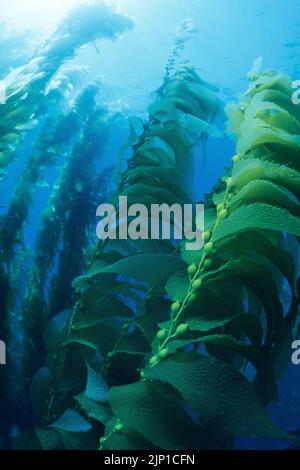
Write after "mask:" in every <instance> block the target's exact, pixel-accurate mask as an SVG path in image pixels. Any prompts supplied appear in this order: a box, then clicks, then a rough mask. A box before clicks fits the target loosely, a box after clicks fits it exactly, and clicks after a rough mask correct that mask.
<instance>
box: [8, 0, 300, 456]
mask: <svg viewBox="0 0 300 470" xmlns="http://www.w3.org/2000/svg"><path fill="white" fill-rule="evenodd" d="M78 19H79V20H80V23H78ZM131 26H132V23H131V21H130V20H128V19H126V18H123V17H122V16H120V15H119V14H115V13H114V12H113V11H112V10H110V9H109V8H108V7H106V6H99V5H96V4H95V3H90V4H88V6H86V7H80V8H79V9H77V10H75V11H74V12H72V13H71V14H70V15H69V17H68V18H67V19H66V20H65V21H64V22H63V23H62V24H61V25H60V26H59V27H58V30H57V31H56V32H55V33H54V34H53V36H52V37H51V39H50V40H49V41H47V42H46V44H45V46H44V47H43V48H42V49H41V51H39V52H38V54H37V56H36V57H37V58H36V59H34V60H33V62H31V64H29V65H27V66H24V68H23V69H21V70H19V71H18V73H17V74H14V75H11V76H10V79H9V80H10V81H11V82H12V84H11V85H9V87H8V89H7V94H6V100H5V101H6V102H5V103H4V104H2V105H1V106H0V115H1V116H3V124H2V122H1V127H0V132H1V135H2V140H1V145H2V150H1V152H2V153H1V154H0V159H1V160H0V162H1V167H2V170H3V174H5V173H4V172H5V171H6V168H7V167H8V165H9V164H10V163H11V161H12V160H13V157H14V149H20V148H22V141H23V138H24V135H28V133H30V132H32V133H33V134H32V135H34V139H33V144H32V149H31V150H30V152H29V155H28V157H27V160H26V162H25V167H24V169H23V172H22V173H21V175H20V178H19V180H18V181H17V184H16V188H15V192H14V194H13V196H12V199H11V202H10V206H9V208H8V211H7V213H6V214H5V215H4V216H3V217H2V219H1V226H0V241H1V271H0V279H1V284H0V286H1V287H0V289H1V290H0V294H1V328H0V336H1V338H2V337H3V338H8V339H9V344H10V347H11V348H13V347H15V346H16V344H17V345H18V347H19V349H20V360H19V361H18V364H13V367H10V366H6V368H5V369H4V368H3V369H1V371H0V372H1V381H2V383H3V384H4V387H3V388H2V389H1V393H0V395H1V396H0V400H1V401H0V409H1V415H2V416H3V420H2V422H1V436H2V441H3V445H2V446H3V447H6V448H7V447H10V446H12V447H13V448H16V449H20V448H21V449H24V448H25V449H32V448H33V449H97V448H99V447H100V449H110V450H114V449H191V448H194V449H224V448H234V437H235V436H236V435H245V436H256V437H266V438H270V437H271V438H279V439H283V440H287V441H288V440H293V437H292V436H289V435H288V434H286V433H285V432H283V431H282V430H280V429H279V428H278V427H277V426H276V425H275V424H273V423H272V421H271V419H270V417H269V416H268V414H267V413H266V412H265V409H264V408H265V406H266V405H267V404H268V403H270V402H276V400H277V380H278V378H279V377H281V376H282V375H283V374H284V372H285V370H286V367H287V364H288V361H289V359H290V354H289V348H290V343H291V338H292V333H293V331H294V329H295V327H297V326H298V324H297V322H298V306H299V298H298V295H299V294H298V288H299V268H298V266H297V259H298V246H297V242H298V238H297V237H299V235H300V219H299V202H298V201H299V196H300V194H299V188H300V184H299V182H300V176H299V171H300V163H299V161H300V160H299V153H300V150H299V146H300V143H299V135H300V133H299V129H300V111H299V109H298V108H297V107H295V106H293V105H292V100H291V97H292V87H291V81H290V80H289V78H288V77H286V76H284V75H281V74H280V73H277V72H274V71H265V72H262V71H261V70H260V68H259V67H256V69H255V71H253V73H251V74H249V79H250V87H249V90H248V91H247V93H246V94H245V96H244V97H243V98H242V100H241V102H240V103H239V104H238V105H230V106H228V107H227V110H226V111H227V115H228V119H229V122H228V132H229V133H230V134H233V135H234V137H235V138H236V140H237V154H236V155H235V156H234V157H233V159H232V166H231V167H230V168H227V169H226V174H225V176H224V177H222V178H220V179H219V181H218V182H217V184H216V186H215V188H214V190H213V191H212V192H211V194H209V195H207V197H206V220H205V233H204V242H205V244H204V247H203V249H202V250H200V251H195V252H192V251H186V250H185V244H184V243H182V244H180V245H178V242H175V241H174V240H161V241H155V240H135V241H134V240H106V241H103V242H100V243H98V244H97V246H95V247H94V248H93V249H92V250H91V243H92V239H93V237H92V236H91V229H92V226H93V219H94V215H95V209H96V204H97V201H98V202H100V200H101V199H103V200H104V201H106V202H108V200H107V199H106V198H108V197H109V199H110V200H111V202H112V203H114V204H116V203H117V201H118V199H119V196H127V198H128V203H129V204H134V203H143V204H145V205H146V207H148V208H149V207H150V206H151V204H162V203H167V204H169V205H172V204H173V203H180V204H185V203H191V202H196V201H195V196H194V193H193V182H194V172H195V166H194V164H195V158H199V157H198V150H197V144H198V143H199V142H202V143H203V144H204V143H205V141H206V140H207V139H208V138H209V137H210V136H213V137H216V136H218V135H219V132H218V129H217V119H218V118H222V117H223V116H224V114H223V106H222V103H221V102H220V100H219V98H218V90H217V89H216V88H214V87H213V86H211V85H210V84H208V83H206V82H205V81H204V80H202V79H201V78H200V77H199V75H198V74H197V72H196V70H195V69H194V68H193V67H192V66H191V65H190V64H188V63H186V62H185V63H183V64H179V63H177V61H178V59H179V52H180V51H182V50H183V48H184V44H185V41H187V40H188V39H189V37H190V35H191V34H193V33H194V32H195V28H194V25H193V23H192V21H191V20H188V21H186V22H185V23H184V24H183V26H182V28H181V29H180V30H179V31H178V33H177V36H176V38H175V41H174V49H173V51H172V54H171V56H170V58H169V61H168V63H167V67H166V75H165V77H164V79H163V84H162V86H161V87H160V89H159V90H158V91H157V93H156V99H155V101H154V102H153V103H152V104H151V105H150V107H149V110H148V114H149V116H148V119H147V121H145V122H144V121H143V120H142V119H139V118H136V117H132V118H131V119H130V136H129V139H128V142H127V144H125V145H124V146H123V147H122V148H121V150H120V156H121V158H120V160H119V162H118V163H117V165H116V168H115V181H116V186H115V190H114V194H113V195H111V190H110V189H111V188H108V187H106V184H104V183H103V182H104V181H105V178H106V181H107V178H108V175H110V171H111V170H110V169H108V170H105V171H106V172H105V173H100V175H99V169H98V164H99V160H101V158H102V154H103V149H104V144H105V141H106V138H107V131H108V129H109V127H110V125H111V124H112V123H113V122H114V121H115V119H116V116H115V115H114V113H111V111H110V109H109V105H104V103H102V102H101V96H100V92H101V83H89V81H88V79H87V78H85V77H83V76H82V75H81V73H79V71H78V70H77V69H72V67H69V66H64V67H63V68H61V65H62V64H64V63H65V61H66V60H70V59H71V58H72V57H73V56H74V53H75V51H76V50H77V49H78V47H81V46H82V45H84V44H87V43H89V42H91V41H93V40H94V39H96V38H98V37H107V38H111V39H114V38H115V37H117V36H118V34H119V33H121V32H122V31H124V30H126V29H129V28H130V27H131ZM260 65H261V64H260ZM5 83H8V82H5ZM13 90H15V92H16V94H14V91H13ZM45 90H46V92H45ZM66 90H68V91H67V92H66ZM14 129H15V130H16V131H14ZM59 160H60V161H62V167H61V169H60V172H59V174H57V179H56V182H55V185H54V188H53V191H52V193H51V194H50V196H49V201H48V205H47V207H46V209H45V211H44V212H43V214H42V217H41V221H40V226H39V228H38V231H37V236H36V243H35V250H34V256H32V257H31V259H30V262H29V265H30V266H29V269H30V275H29V277H28V278H27V279H26V276H25V281H24V282H25V286H26V292H23V294H22V298H21V299H20V298H18V294H17V293H16V292H14V290H15V287H14V286H15V285H16V280H17V279H18V278H19V277H18V276H19V273H18V271H19V269H21V268H17V266H21V265H22V262H23V259H24V256H26V254H25V253H26V252H25V249H24V247H23V246H22V237H23V232H24V228H26V226H27V222H28V215H29V211H30V207H31V205H32V202H33V201H34V189H35V186H36V185H37V184H38V182H39V181H40V178H41V176H42V173H43V169H44V168H45V167H51V166H55V165H58V161H59ZM99 179H100V181H102V186H101V188H98V187H97V184H98V182H99ZM100 190H101V194H100V193H99V191H100ZM195 223H197V221H195ZM88 253H89V254H88ZM21 274H22V273H20V276H21ZM12 287H14V288H12ZM23 297H24V298H23ZM286 299H288V301H287V300H286ZM16 305H17V307H18V309H17V310H18V311H19V312H20V315H19V316H18V317H17V319H16V318H14V320H12V312H13V311H14V309H15V307H16ZM12 326H13V328H14V329H12ZM288 445H289V444H287V446H288Z"/></svg>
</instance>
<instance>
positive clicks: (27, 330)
mask: <svg viewBox="0 0 300 470" xmlns="http://www.w3.org/2000/svg"><path fill="white" fill-rule="evenodd" d="M98 90H99V88H98V85H95V84H92V85H90V86H87V87H85V88H84V89H83V91H81V93H80V94H79V96H78V98H77V100H76V102H75V106H74V110H73V113H74V116H73V118H74V119H75V120H76V121H77V124H76V125H75V128H76V129H78V131H79V132H78V135H77V139H76V140H75V142H74V143H73V146H72V147H71V149H70V150H69V155H68V156H67V158H66V163H65V165H64V167H63V168H62V171H61V175H60V176H59V177H58V180H57V182H56V184H55V188H54V190H53V194H52V196H51V197H50V201H49V207H48V208H47V209H46V210H45V211H44V213H43V215H42V223H41V225H40V228H39V231H38V234H37V243H36V248H35V259H34V265H33V268H32V272H31V279H30V282H29V285H28V291H27V295H26V297H25V299H24V303H23V310H22V319H23V328H24V353H23V362H22V373H21V376H20V378H19V381H18V383H19V386H20V387H21V388H22V387H24V386H25V397H26V399H27V401H26V404H27V406H26V407H27V413H28V412H29V411H30V407H29V406H28V405H29V402H28V400H29V390H28V387H27V386H26V383H28V378H29V377H33V375H34V374H35V372H36V371H37V370H38V368H39V367H40V366H41V365H42V364H43V363H44V360H45V354H44V345H43V330H44V327H45V323H46V322H47V321H49V319H51V317H52V316H53V315H55V314H57V312H59V311H61V310H67V309H69V308H71V307H72V306H73V304H74V298H73V295H72V294H73V292H72V288H71V284H72V280H73V279H74V277H75V276H76V275H77V276H78V275H80V274H82V273H83V272H84V270H85V269H86V255H85V249H86V248H87V246H88V243H89V234H90V228H91V225H92V222H93V221H94V214H95V210H96V205H97V202H96V200H97V199H98V198H99V197H100V195H99V193H98V191H97V188H96V182H97V180H98V178H97V176H98V174H97V171H96V166H97V163H99V161H100V160H101V155H102V151H103V147H104V144H105V140H106V130H107V127H108V125H109V122H111V121H112V120H113V118H114V116H111V115H110V114H109V110H108V109H106V108H103V107H101V106H99V105H98ZM101 197H105V196H104V194H101ZM79 215H80V216H79ZM47 344H48V343H47ZM36 351H39V355H38V357H37V356H36ZM53 360H55V358H53ZM22 379H23V383H22ZM23 400H24V397H23ZM21 403H23V406H24V401H22V400H21ZM26 407H25V408H26ZM31 414H32V413H31ZM20 415H22V413H21V412H20Z"/></svg>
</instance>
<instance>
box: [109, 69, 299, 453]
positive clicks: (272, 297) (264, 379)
mask: <svg viewBox="0 0 300 470" xmlns="http://www.w3.org/2000/svg"><path fill="white" fill-rule="evenodd" d="M248 96H249V98H248V100H247V101H246V102H245V103H243V104H242V105H241V108H236V109H235V112H234V115H233V116H234V119H232V120H231V124H234V125H235V126H236V127H235V128H236V129H240V134H239V139H238V154H237V155H236V156H235V157H233V163H234V167H233V170H232V171H231V170H228V174H227V176H226V177H225V178H223V179H222V181H221V182H220V184H219V185H218V191H217V192H216V193H215V194H212V197H211V202H210V201H208V206H209V205H210V206H211V210H210V211H208V212H207V218H206V231H205V234H204V239H205V245H204V248H203V250H202V251H201V252H199V253H197V254H195V253H194V254H193V253H192V252H185V251H183V252H182V256H183V258H184V260H185V261H186V262H187V263H188V268H187V270H185V271H182V272H179V273H177V274H175V275H173V276H172V277H171V278H170V279H169V281H168V283H167V285H166V290H167V292H168V294H169V297H170V298H171V299H172V301H173V303H172V306H171V315H170V316H171V319H170V320H169V321H167V322H164V323H162V324H160V329H158V330H157V333H156V339H155V340H154V341H153V344H152V353H151V354H150V355H146V356H145V358H146V362H145V364H144V365H145V368H144V369H143V370H142V371H141V381H140V382H136V383H133V384H129V385H125V386H121V387H113V388H111V390H110V394H109V403H110V406H111V408H112V411H113V413H114V415H115V417H114V418H113V419H112V420H111V421H110V422H109V423H108V424H107V427H106V434H105V436H104V437H103V438H102V439H101V448H102V449H110V450H113V449H118V448H132V447H134V448H141V447H144V446H147V445H148V446H149V447H147V448H151V447H152V446H154V447H155V448H165V449H170V448H171V449H178V448H183V449H184V448H186V446H187V447H188V448H191V447H193V448H198V449H199V448H206V449H207V448H211V447H213V448H215V447H222V446H224V445H225V442H224V437H226V433H229V436H230V435H233V436H234V435H248V436H257V437H273V438H281V439H289V438H290V437H289V436H288V435H287V434H285V433H284V432H283V431H281V430H280V429H278V428H277V427H276V426H275V425H274V424H273V423H272V422H271V420H270V418H269V417H268V415H267V414H266V413H265V411H264V410H263V407H262V404H261V402H262V403H263V404H266V403H268V402H269V401H270V400H275V399H276V376H277V372H278V371H277V367H278V362H280V366H281V368H282V356H283V357H286V356H287V350H286V346H287V344H288V342H289V338H290V337H291V333H292V329H293V327H294V325H295V321H296V317H297V314H298V305H299V300H298V289H297V286H298V285H299V279H298V276H299V273H298V270H297V269H296V266H295V262H294V259H293V256H292V254H291V252H292V249H290V248H289V245H288V244H287V243H286V242H284V243H283V233H286V232H288V233H290V234H293V235H297V236H299V223H300V222H299V205H298V203H297V201H298V191H299V185H298V184H295V181H298V178H299V174H298V173H297V166H298V165H297V163H298V162H297V158H299V147H298V139H299V137H298V136H299V125H298V119H297V118H296V116H295V114H297V113H298V111H297V110H295V109H293V108H292V107H291V87H290V82H289V80H288V79H287V78H286V77H282V76H280V75H277V74H275V73H273V72H267V73H265V74H261V75H260V76H259V77H258V78H257V79H256V80H255V81H254V83H253V84H252V86H251V87H250V90H249V92H248ZM266 97H268V100H267V101H266V100H265V99H264V98H266ZM270 97H272V99H273V102H271V101H269V100H270V99H271V98H270ZM276 98H277V100H276ZM270 109H271V110H272V111H273V112H271V113H270V112H269V110H270ZM290 111H291V112H290ZM253 112H254V116H253ZM237 117H238V118H239V120H237ZM253 117H254V120H255V121H254V122H253ZM295 118H296V119H295ZM249 120H250V122H249ZM237 121H238V125H237ZM249 126H250V127H251V129H252V133H250V132H249ZM286 147H288V148H289V149H290V148H291V147H292V149H293V151H292V157H293V158H290V161H287V155H288V154H289V152H287V149H286ZM283 165H284V166H283ZM278 170H283V171H278ZM284 174H285V175H287V174H288V175H289V176H288V177H284V176H283V175H284ZM292 174H293V177H292V178H291V175H292ZM246 175H247V179H245V176H246ZM241 176H243V178H242V177H241ZM279 178H280V179H279ZM292 196H294V197H292ZM283 280H285V281H286V282H287V283H288V285H289V293H290V302H289V304H288V305H283V304H282V299H281V296H280V289H281V288H282V286H283ZM137 321H138V320H137ZM153 336H154V335H153V332H152V337H153ZM191 345H193V349H191ZM203 345H205V346H206V351H207V353H208V355H207V354H206V355H203V353H202V354H200V351H202V352H203V349H202V348H203ZM199 347H201V349H200V350H199V349H198V348H199ZM183 348H184V349H185V350H183ZM187 348H188V349H187ZM196 351H197V353H196ZM279 359H280V361H279ZM250 363H252V365H253V366H254V368H255V369H256V375H254V377H252V383H251V381H250V380H249V371H250V370H251V369H249V366H248V364H250ZM191 409H192V410H193V414H194V418H195V417H196V416H199V417H200V418H201V419H203V421H204V423H206V425H208V426H213V434H214V435H212V434H210V433H208V432H207V429H205V426H204V427H203V425H201V426H196V424H195V421H193V422H192V423H188V422H187V418H188V415H186V414H185V411H187V410H190V411H191ZM137 410H138V411H137ZM210 429H212V428H211V427H210ZM186 435H188V436H189V442H188V443H187V442H185V436H186ZM191 436H192V438H191ZM193 437H194V438H195V441H193ZM228 442H229V440H227V444H226V445H228Z"/></svg>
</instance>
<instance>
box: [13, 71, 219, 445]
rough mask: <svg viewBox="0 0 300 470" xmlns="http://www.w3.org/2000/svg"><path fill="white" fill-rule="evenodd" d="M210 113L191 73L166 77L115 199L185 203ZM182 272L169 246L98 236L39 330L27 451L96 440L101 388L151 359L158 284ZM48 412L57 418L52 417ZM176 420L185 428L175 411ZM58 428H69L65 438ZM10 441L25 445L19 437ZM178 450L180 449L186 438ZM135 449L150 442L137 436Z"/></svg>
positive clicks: (207, 94)
mask: <svg viewBox="0 0 300 470" xmlns="http://www.w3.org/2000/svg"><path fill="white" fill-rule="evenodd" d="M219 110H221V104H220V101H219V100H218V99H217V97H216V96H215V95H214V94H213V92H212V90H211V89H210V86H209V85H208V84H206V83H205V82H203V81H202V80H201V79H200V78H199V77H198V76H197V74H196V73H195V72H194V70H193V69H192V68H189V67H183V68H182V69H181V70H180V71H178V72H177V73H176V74H175V75H174V76H173V77H172V78H171V79H168V80H166V81H165V83H164V86H163V87H162V88H161V89H160V93H159V95H158V98H157V100H156V102H155V103H154V104H153V105H152V106H150V108H149V121H148V123H145V124H143V123H142V122H141V121H139V120H131V125H132V126H133V124H134V125H135V127H132V135H131V138H130V139H129V143H128V145H129V146H132V150H133V155H132V157H131V158H130V159H129V160H128V163H127V169H126V170H125V171H124V172H123V174H122V177H121V180H120V184H119V193H118V195H126V196H127V197H128V198H129V201H130V202H131V203H133V202H144V203H145V204H146V205H147V206H149V205H150V204H151V203H153V202H157V203H162V202H166V198H167V201H168V202H169V203H170V204H171V203H173V202H178V201H179V202H181V203H184V202H190V201H191V196H192V195H191V192H190V189H189V187H190V186H191V182H192V179H191V176H192V172H191V168H192V165H193V159H194V156H193V146H194V145H195V142H196V141H197V140H198V139H199V137H200V136H201V135H208V134H209V133H214V132H215V131H214V128H213V127H212V126H211V125H210V124H209V123H210V122H211V120H212V119H213V117H214V116H215V115H216V114H217V112H218V111H219ZM191 124H193V126H191ZM183 266H184V263H183V261H182V260H181V259H180V256H179V254H178V249H177V247H176V245H174V244H173V243H172V242H167V241H161V242H160V241H151V240H149V241H145V240H137V241H130V240H124V241H114V240H111V241H110V240H108V241H107V242H106V243H104V244H101V243H100V244H99V247H98V249H97V250H96V251H95V255H94V258H93V261H92V263H91V264H90V266H89V269H88V272H87V274H86V275H85V276H83V277H81V278H78V279H77V280H75V281H74V283H73V285H74V288H75V289H76V291H77V294H78V295H79V300H78V302H77V304H76V307H75V309H74V311H73V312H62V313H61V314H60V315H58V316H57V317H55V318H54V319H53V320H52V321H51V322H50V323H49V325H48V326H47V328H46V331H45V340H46V345H47V348H48V351H49V357H48V361H47V367H48V368H47V369H46V368H43V369H41V370H40V372H39V373H38V374H37V376H36V377H35V379H34V381H33V384H32V398H33V400H34V403H40V408H38V409H37V408H36V409H37V411H39V415H40V416H42V422H41V424H42V425H43V428H41V427H37V428H36V429H35V430H34V431H33V434H31V436H33V435H34V439H35V442H36V445H37V446H42V447H44V448H49V445H50V441H48V442H45V439H43V438H42V436H43V435H44V433H45V432H47V434H48V436H49V439H51V435H52V437H53V438H54V437H55V439H58V440H59V442H57V443H56V445H57V446H58V447H62V448H72V442H71V441H70V435H73V436H75V430H76V429H77V430H79V429H80V430H82V432H83V431H84V430H85V431H86V434H85V435H86V439H87V438H89V445H91V439H95V437H98V438H99V437H100V436H101V433H100V432H99V430H100V429H101V425H102V427H103V425H106V424H107V423H108V422H109V421H110V418H111V417H112V410H111V409H110V406H109V404H108V386H112V385H121V384H128V383H132V382H135V381H136V380H138V378H139V376H140V370H141V368H142V366H143V360H144V359H143V358H144V356H145V355H146V356H149V355H150V353H151V343H152V340H153V336H155V333H156V328H157V323H158V322H163V321H167V320H168V311H169V304H170V302H169V300H168V299H167V298H165V295H164V286H165V283H166V281H167V279H168V277H169V276H170V274H172V273H173V272H176V271H178V270H179V269H182V268H183ZM70 314H72V315H71V318H70ZM136 346H138V348H137V349H136ZM87 363H88V366H87ZM79 378H80V380H78V379H79ZM95 380H96V382H97V386H96V387H94V383H95V382H94V381H95ZM42 390H43V392H42ZM47 390H48V392H47ZM41 393H42V395H41ZM75 404H76V405H75ZM172 407H173V408H172V410H173V409H174V410H175V412H176V409H175V408H174V406H173V404H172ZM182 413H183V412H182ZM179 414H180V412H179ZM61 415H62V416H61ZM177 415H178V413H177ZM57 416H61V417H60V418H58V420H57V421H55V419H56V417H57ZM180 416H181V414H180ZM178 419H179V418H178ZM182 419H183V420H185V422H186V423H189V424H190V425H191V426H192V421H191V420H190V419H189V418H188V417H187V416H184V413H183V417H182ZM70 420H71V422H70ZM87 420H88V421H87ZM60 422H62V423H65V425H63V426H67V427H69V431H70V430H72V429H73V432H71V433H66V429H65V430H64V429H63V428H62V427H61V425H60V424H59V423H60ZM67 423H68V424H67ZM72 423H73V424H72ZM49 424H51V428H49V427H47V426H48V425H49ZM56 424H57V425H56ZM78 425H79V428H78ZM70 426H71V427H70ZM82 426H83V427H82ZM99 426H100V428H99ZM98 428H99V430H98ZM193 429H194V428H193ZM68 434H69V440H68V442H67V441H66V436H67V435H68ZM63 436H64V437H63ZM81 436H82V433H81ZM88 436H89V437H88ZM119 436H121V435H120V434H119ZM79 437H80V436H79V434H77V440H76V445H77V446H78V447H79V448H82V447H84V446H85V442H84V441H81V442H80V441H79ZM62 439H63V442H62ZM113 439H114V436H113V437H112V440H113ZM131 439H134V437H132V436H129V441H130V440H131ZM186 439H187V437H186ZM109 442H110V439H109ZM15 445H17V446H18V447H19V446H24V445H25V444H24V442H23V444H22V435H21V436H20V438H19V439H18V440H17V442H16V444H15ZM73 445H74V443H73ZM126 445H128V444H126ZM182 445H186V446H188V444H187V440H186V441H183V444H182ZM96 447H97V443H96V441H94V448H96ZM116 447H117V448H118V447H122V445H121V444H119V445H117V444H116ZM135 447H138V448H150V447H154V445H153V444H151V443H150V441H149V442H148V441H147V439H146V438H144V437H142V435H139V434H138V435H137V437H136V445H135Z"/></svg>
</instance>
